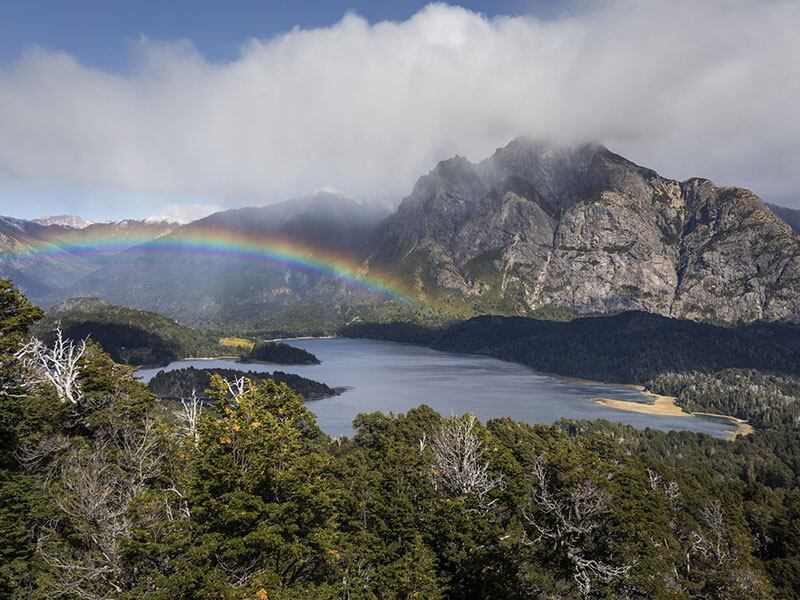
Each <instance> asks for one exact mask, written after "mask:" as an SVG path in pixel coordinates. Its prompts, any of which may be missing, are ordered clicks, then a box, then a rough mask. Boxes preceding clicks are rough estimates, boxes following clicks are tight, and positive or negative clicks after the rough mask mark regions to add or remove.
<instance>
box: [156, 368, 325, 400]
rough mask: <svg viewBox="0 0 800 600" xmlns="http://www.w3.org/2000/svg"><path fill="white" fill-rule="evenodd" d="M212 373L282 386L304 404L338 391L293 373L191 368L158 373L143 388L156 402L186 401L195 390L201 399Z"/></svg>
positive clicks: (231, 378)
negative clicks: (146, 389)
mask: <svg viewBox="0 0 800 600" xmlns="http://www.w3.org/2000/svg"><path fill="white" fill-rule="evenodd" d="M214 373H216V374H218V375H220V376H221V377H223V378H225V379H227V380H229V381H234V380H236V379H239V378H240V377H247V378H248V379H250V380H252V381H256V382H257V381H263V380H264V379H272V380H273V381H275V382H276V383H285V384H286V385H287V386H289V388H290V389H291V390H292V391H293V392H295V393H296V394H299V395H301V396H302V397H303V398H304V399H305V400H320V399H322V398H327V397H329V396H335V395H336V394H338V393H339V390H337V389H335V388H332V387H330V386H327V385H325V384H324V383H320V382H319V381H314V380H313V379H307V378H305V377H300V376H299V375H295V374H294V373H284V372H283V371H274V372H272V373H263V372H257V371H240V370H237V369H195V368H194V367H187V368H185V369H174V370H172V371H159V372H158V373H156V375H155V376H154V377H153V378H152V379H151V380H150V381H149V382H148V383H147V387H149V388H150V391H151V392H153V393H154V394H155V395H156V396H157V397H159V398H164V399H170V400H177V399H180V398H187V397H189V396H190V395H191V393H192V390H196V392H197V393H198V394H200V395H201V397H202V398H204V399H205V398H206V396H205V390H207V389H209V388H210V387H211V375H213V374H214Z"/></svg>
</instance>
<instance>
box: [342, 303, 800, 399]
mask: <svg viewBox="0 0 800 600" xmlns="http://www.w3.org/2000/svg"><path fill="white" fill-rule="evenodd" d="M340 333H341V334H342V335H344V336H348V337H366V338H373V339H385V340H389V341H398V342H411V343H421V344H424V345H427V346H430V347H431V348H434V349H436V350H442V351H445V352H465V353H473V354H487V355H490V356H494V357H496V358H500V359H503V360H510V361H513V362H518V363H522V364H524V365H527V366H529V367H532V368H534V369H536V370H539V371H544V372H548V373H557V374H560V375H568V376H573V377H583V378H587V379H599V380H602V381H609V382H618V383H640V384H644V383H646V382H647V381H648V380H649V379H650V378H652V377H655V376H656V375H658V374H660V373H663V372H667V371H687V370H696V371H718V370H720V369H726V368H753V369H767V370H774V371H779V372H783V373H790V374H795V375H797V374H800V361H798V357H800V326H798V325H795V324H787V323H753V324H750V325H743V326H739V327H717V326H714V325H710V324H707V323H697V322H694V321H685V320H679V319H670V318H667V317H661V316H658V315H653V314H648V313H642V312H637V311H630V312H625V313H620V314H618V315H613V316H603V317H584V318H582V319H575V320H573V321H569V322H555V321H543V320H538V319H529V318H525V317H496V316H483V317H475V318H473V319H469V320H467V321H463V322H460V323H456V324H454V325H452V326H449V327H446V328H443V329H426V328H424V327H419V326H415V325H407V324H403V323H389V324H379V323H356V324H353V325H350V326H348V327H345V328H343V329H342V330H341V332H340Z"/></svg>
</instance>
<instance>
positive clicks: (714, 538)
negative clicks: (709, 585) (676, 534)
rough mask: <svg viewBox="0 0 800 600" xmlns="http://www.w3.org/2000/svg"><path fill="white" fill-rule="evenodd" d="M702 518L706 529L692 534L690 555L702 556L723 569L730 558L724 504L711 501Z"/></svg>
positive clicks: (701, 514)
mask: <svg viewBox="0 0 800 600" xmlns="http://www.w3.org/2000/svg"><path fill="white" fill-rule="evenodd" d="M700 516H701V517H702V519H703V523H704V524H705V527H704V528H702V529H700V531H699V532H698V531H693V532H692V533H691V536H690V539H691V546H690V548H689V554H700V555H701V556H702V557H704V558H707V559H711V560H712V561H713V562H714V565H715V566H717V567H721V566H722V565H724V564H725V563H727V562H728V559H729V558H730V547H729V546H728V529H727V526H726V525H725V514H724V512H723V510H722V503H721V502H720V501H719V500H717V499H714V500H710V501H709V502H708V503H707V504H706V505H705V506H704V507H703V510H702V511H701V513H700ZM687 559H688V556H687Z"/></svg>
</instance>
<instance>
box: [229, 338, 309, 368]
mask: <svg viewBox="0 0 800 600" xmlns="http://www.w3.org/2000/svg"><path fill="white" fill-rule="evenodd" d="M240 360H241V362H270V363H275V364H278V365H318V364H319V359H318V358H317V357H316V356H314V355H313V354H311V352H309V351H308V350H303V349H302V348H295V347H294V346H290V345H289V344H284V343H283V342H261V343H258V344H256V345H255V346H253V348H252V349H251V350H250V351H249V352H248V353H247V354H243V355H242V357H241V359H240Z"/></svg>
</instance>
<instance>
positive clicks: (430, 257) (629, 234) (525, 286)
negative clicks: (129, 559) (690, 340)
mask: <svg viewBox="0 0 800 600" xmlns="http://www.w3.org/2000/svg"><path fill="white" fill-rule="evenodd" d="M372 263H373V264H378V265H385V266H386V267H387V268H392V269H394V270H395V271H396V272H398V273H401V274H402V275H403V276H404V277H405V278H406V279H408V280H410V281H413V285H414V286H415V288H416V289H418V290H419V292H420V293H421V294H424V295H426V296H429V297H436V298H439V299H441V300H442V301H445V302H447V303H450V304H453V305H454V306H458V305H459V304H460V305H462V306H464V307H466V308H467V309H472V310H474V311H476V312H500V313H511V314H515V313H516V314H528V313H535V312H536V311H540V312H544V313H545V314H548V313H561V314H586V313H604V312H614V311H621V310H630V309H636V310H645V311H648V312H654V313H658V314H664V315H670V316H678V317H685V318H691V319H697V320H709V321H724V322H737V321H753V320H758V319H769V320H781V319H796V318H797V315H798V313H799V312H800V238H798V236H797V234H795V233H794V232H793V231H792V230H791V228H790V227H789V226H788V225H787V224H786V223H784V222H783V221H782V220H781V219H779V218H778V217H777V216H776V215H775V214H774V213H773V212H772V211H771V210H770V209H769V208H768V207H767V205H766V204H764V202H762V201H761V200H760V199H759V198H758V197H757V196H755V195H754V194H753V193H751V192H749V191H747V190H744V189H741V188H734V187H717V186H715V185H714V184H713V183H712V182H710V181H708V180H705V179H697V178H696V179H690V180H688V181H684V182H679V181H675V180H671V179H666V178H663V177H661V176H659V175H658V174H657V173H656V172H655V171H652V170H650V169H647V168H644V167H640V166H638V165H636V164H634V163H632V162H630V161H629V160H626V159H625V158H623V157H621V156H618V155H616V154H614V153H612V152H610V151H609V150H608V149H606V148H605V147H603V146H601V145H597V144H594V145H584V146H579V147H576V148H567V147H559V146H554V145H551V144H546V143H540V142H532V141H529V140H524V139H518V140H515V141H513V142H511V143H510V144H509V145H507V146H506V147H504V148H501V149H499V150H497V151H496V152H495V153H494V154H493V155H492V156H491V157H489V158H487V159H486V160H484V161H482V162H480V163H478V164H472V163H470V162H468V161H467V160H466V159H464V158H460V157H456V158H453V159H450V160H447V161H443V162H441V163H439V165H438V166H437V167H436V168H435V169H434V170H433V171H431V172H430V173H429V174H428V175H426V176H424V177H422V178H421V179H420V180H419V181H418V182H417V184H416V186H415V187H414V190H413V192H412V193H411V195H410V196H409V197H408V198H406V199H405V200H404V201H403V203H402V204H401V205H400V208H399V209H398V211H397V214H395V215H394V216H393V217H392V219H391V220H390V221H389V223H388V224H387V226H386V229H385V233H384V238H383V240H382V242H381V243H380V244H379V246H378V248H377V249H376V250H375V252H374V254H373V255H372Z"/></svg>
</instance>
